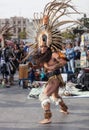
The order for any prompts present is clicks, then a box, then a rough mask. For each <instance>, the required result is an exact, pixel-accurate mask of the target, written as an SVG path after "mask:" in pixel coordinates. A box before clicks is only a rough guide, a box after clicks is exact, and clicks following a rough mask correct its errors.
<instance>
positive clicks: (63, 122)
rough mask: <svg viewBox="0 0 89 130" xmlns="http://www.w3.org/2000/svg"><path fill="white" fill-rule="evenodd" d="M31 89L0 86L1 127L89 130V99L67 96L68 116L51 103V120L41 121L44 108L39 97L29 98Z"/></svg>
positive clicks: (12, 129) (2, 129)
mask: <svg viewBox="0 0 89 130" xmlns="http://www.w3.org/2000/svg"><path fill="white" fill-rule="evenodd" d="M28 94H29V89H22V88H21V87H19V86H18V84H17V85H15V86H12V87H11V88H0V130H54V129H55V130H89V98H84V97H83V98H73V97H69V98H64V101H65V102H66V104H67V105H68V107H69V112H70V114H69V115H63V114H62V113H60V112H59V108H58V106H55V105H54V104H52V105H51V108H52V113H53V117H52V123H51V124H47V125H41V124H39V121H40V120H41V119H42V118H43V111H42V109H41V106H40V102H39V100H38V99H27V95H28Z"/></svg>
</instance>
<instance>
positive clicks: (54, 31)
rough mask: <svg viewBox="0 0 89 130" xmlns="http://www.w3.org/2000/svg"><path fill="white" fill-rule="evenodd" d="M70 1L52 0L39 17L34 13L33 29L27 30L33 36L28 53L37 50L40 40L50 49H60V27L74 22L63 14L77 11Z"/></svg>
mask: <svg viewBox="0 0 89 130" xmlns="http://www.w3.org/2000/svg"><path fill="white" fill-rule="evenodd" d="M70 2H71V0H60V1H57V0H54V1H52V2H49V3H48V4H47V5H46V6H45V8H44V11H43V13H41V14H40V17H39V16H38V13H34V20H33V25H34V29H31V30H30V32H29V36H30V38H33V41H34V42H33V43H32V44H30V48H32V51H31V52H30V53H29V55H30V54H31V53H34V52H35V51H37V49H38V48H39V46H40V44H41V42H42V41H44V42H45V43H46V46H48V47H50V48H51V49H54V50H58V49H60V50H61V49H62V47H61V46H62V43H63V37H62V36H61V27H62V26H63V25H65V24H68V23H73V22H75V21H74V20H65V16H68V17H69V15H71V14H76V13H78V12H77V11H76V10H75V8H74V7H73V6H72V5H71V4H70ZM63 18H64V19H63Z"/></svg>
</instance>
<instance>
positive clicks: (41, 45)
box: [24, 0, 77, 124]
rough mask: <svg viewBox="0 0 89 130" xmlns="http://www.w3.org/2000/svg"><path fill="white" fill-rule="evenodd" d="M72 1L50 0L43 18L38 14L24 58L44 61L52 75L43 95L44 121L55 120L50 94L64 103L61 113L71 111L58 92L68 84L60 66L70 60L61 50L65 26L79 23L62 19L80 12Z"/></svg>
mask: <svg viewBox="0 0 89 130" xmlns="http://www.w3.org/2000/svg"><path fill="white" fill-rule="evenodd" d="M69 2H70V1H69V0H64V1H60V2H58V1H57V0H54V1H52V2H49V3H48V4H47V5H46V6H45V8H44V11H43V14H41V15H40V18H38V13H34V20H33V24H34V28H35V29H34V30H32V29H31V33H30V35H31V34H32V37H34V40H35V42H34V43H32V44H30V45H29V46H30V50H31V51H30V53H29V54H28V55H27V57H25V59H24V60H26V59H27V58H29V56H30V55H32V56H33V58H34V59H35V63H37V64H38V65H39V66H40V64H41V67H42V66H43V67H44V68H45V70H46V74H47V77H48V81H47V83H46V85H45V89H44V91H43V92H42V93H41V94H40V96H39V99H40V101H41V105H42V108H43V110H44V119H43V120H42V121H40V123H42V124H47V123H51V117H52V113H51V110H50V96H52V98H53V100H54V101H55V103H56V104H58V105H59V106H60V110H61V112H63V113H65V114H68V107H67V106H66V105H65V103H64V101H63V99H62V97H60V96H59V93H58V91H59V88H60V87H63V86H65V84H64V82H63V79H62V77H61V74H60V67H63V66H64V65H65V64H66V63H67V58H66V57H65V55H63V54H62V53H61V50H62V44H63V41H64V39H63V37H62V35H61V29H62V28H61V27H62V25H65V24H67V23H72V22H76V21H74V20H61V17H63V16H66V15H69V14H75V13H77V11H76V10H75V9H74V7H73V6H72V5H70V3H69ZM70 9H72V12H70ZM41 16H42V17H41ZM68 17H69V16H68ZM37 19H38V20H37ZM32 31H33V33H32ZM34 31H35V32H34ZM33 35H34V36H33ZM31 48H32V49H31Z"/></svg>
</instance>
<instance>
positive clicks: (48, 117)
mask: <svg viewBox="0 0 89 130" xmlns="http://www.w3.org/2000/svg"><path fill="white" fill-rule="evenodd" d="M44 117H45V119H50V118H51V117H52V113H51V111H50V110H46V111H45V113H44Z"/></svg>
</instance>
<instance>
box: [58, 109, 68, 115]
mask: <svg viewBox="0 0 89 130" xmlns="http://www.w3.org/2000/svg"><path fill="white" fill-rule="evenodd" d="M60 112H62V113H64V114H66V115H67V114H69V112H68V111H63V110H62V109H60Z"/></svg>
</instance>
